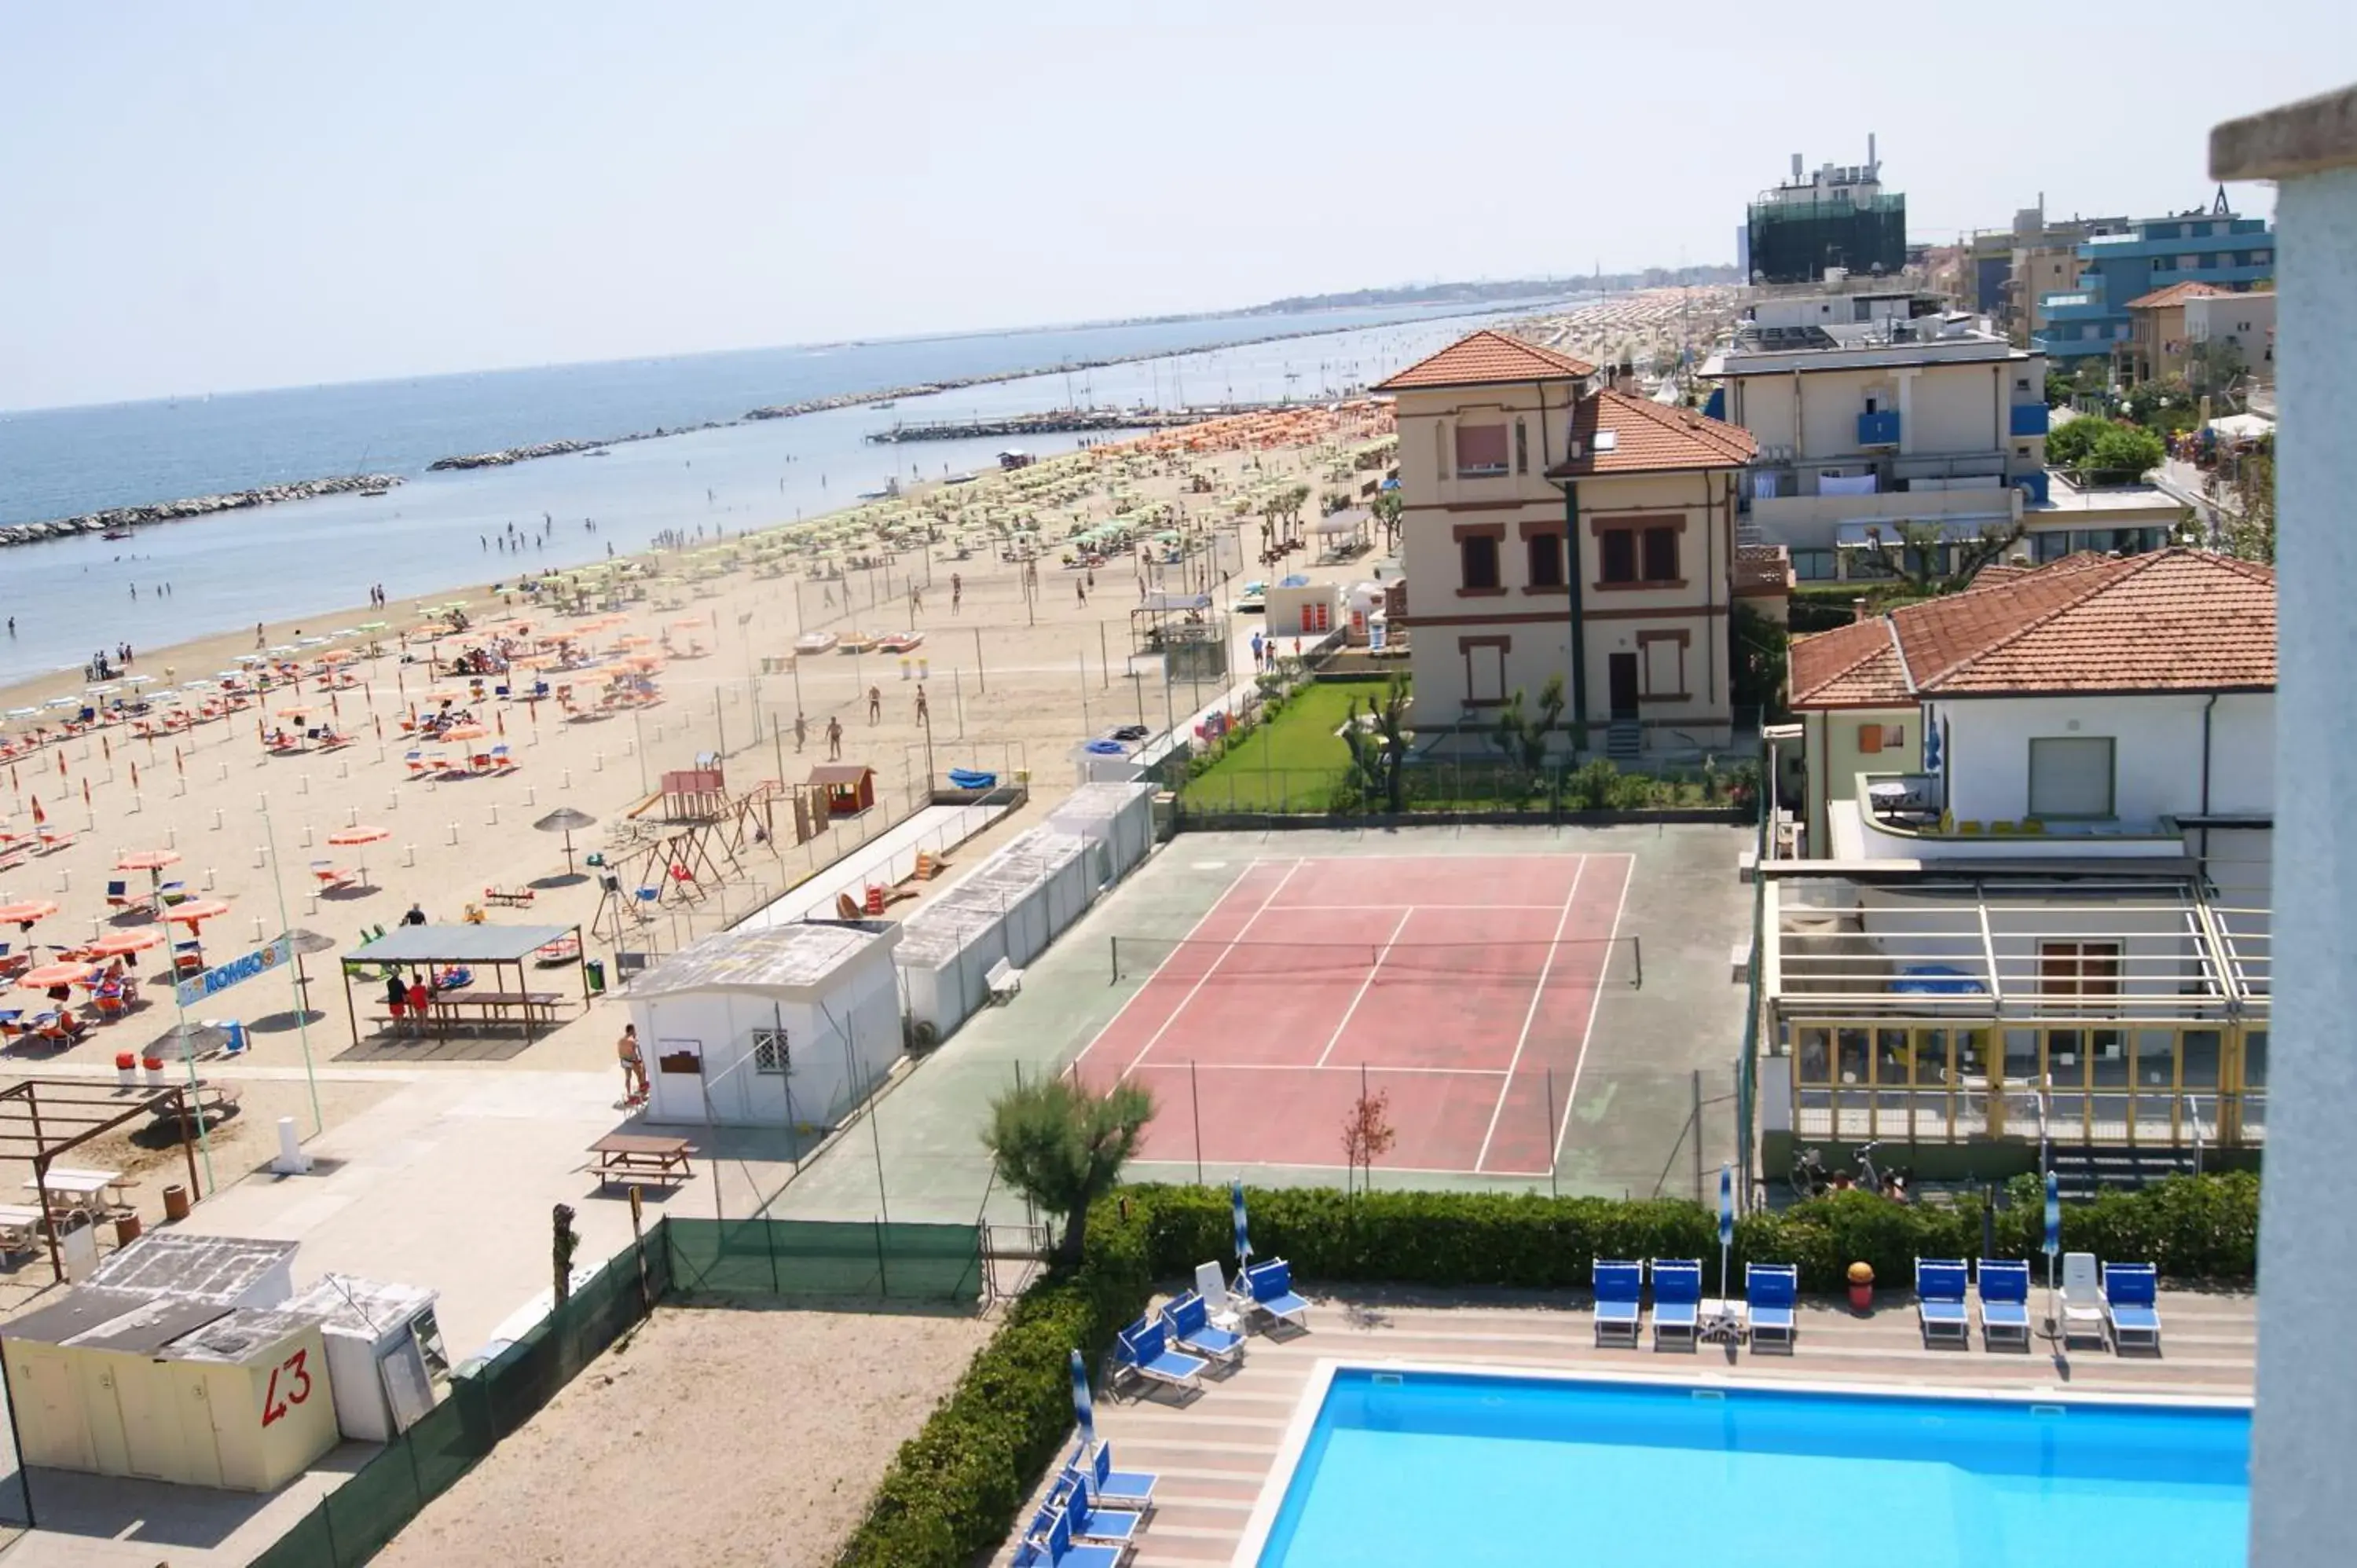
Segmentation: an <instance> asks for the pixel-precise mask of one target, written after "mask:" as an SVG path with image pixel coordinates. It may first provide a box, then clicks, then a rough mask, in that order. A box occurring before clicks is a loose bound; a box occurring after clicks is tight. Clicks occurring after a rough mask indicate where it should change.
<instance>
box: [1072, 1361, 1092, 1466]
mask: <svg viewBox="0 0 2357 1568" xmlns="http://www.w3.org/2000/svg"><path fill="white" fill-rule="evenodd" d="M1072 1419H1073V1420H1074V1421H1076V1422H1078V1423H1080V1428H1081V1456H1082V1458H1086V1457H1088V1456H1089V1455H1091V1454H1093V1453H1095V1452H1096V1446H1097V1412H1096V1402H1095V1401H1093V1400H1092V1399H1091V1398H1090V1397H1089V1369H1088V1363H1086V1362H1085V1361H1082V1359H1081V1353H1080V1352H1079V1351H1078V1350H1075V1351H1073V1352H1072Z"/></svg>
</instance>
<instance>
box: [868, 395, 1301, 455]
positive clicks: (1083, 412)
mask: <svg viewBox="0 0 2357 1568" xmlns="http://www.w3.org/2000/svg"><path fill="white" fill-rule="evenodd" d="M1276 406H1278V405H1277V404H1275V403H1218V404H1215V405H1212V406H1211V407H1207V408H1055V409H1049V410H1048V411H1047V412H1046V413H1010V414H1006V415H1004V416H1002V417H1000V418H997V419H980V418H976V419H927V420H916V421H910V422H907V423H903V424H895V425H893V426H892V428H891V429H889V430H871V431H869V432H868V433H867V439H868V440H870V441H872V442H878V443H882V444H885V445H892V444H895V443H899V442H902V441H974V440H982V439H988V438H992V437H996V438H999V439H1004V438H1006V437H1007V436H1010V435H1016V436H1020V435H1053V434H1058V433H1063V432H1073V431H1078V432H1082V433H1086V432H1089V431H1104V430H1168V429H1169V428H1171V427H1172V426H1174V425H1179V424H1200V423H1201V422H1202V421H1204V420H1206V419H1224V418H1226V417H1227V416H1228V415H1230V414H1236V413H1261V412H1263V411H1265V410H1267V409H1271V408H1275V407H1276Z"/></svg>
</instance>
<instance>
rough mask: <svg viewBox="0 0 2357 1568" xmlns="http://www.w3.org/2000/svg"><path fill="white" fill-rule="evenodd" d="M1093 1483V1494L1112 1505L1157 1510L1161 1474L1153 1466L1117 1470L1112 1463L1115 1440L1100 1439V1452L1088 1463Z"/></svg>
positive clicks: (1148, 1510)
mask: <svg viewBox="0 0 2357 1568" xmlns="http://www.w3.org/2000/svg"><path fill="white" fill-rule="evenodd" d="M1087 1468H1088V1472H1089V1479H1090V1481H1091V1482H1092V1483H1093V1484H1092V1487H1091V1488H1090V1496H1091V1497H1092V1498H1094V1499H1095V1500H1096V1501H1098V1502H1100V1503H1103V1505H1104V1506H1105V1507H1107V1508H1109V1509H1133V1510H1135V1512H1138V1513H1151V1512H1153V1511H1154V1486H1155V1483H1156V1482H1157V1481H1159V1480H1160V1479H1161V1478H1162V1477H1159V1476H1157V1475H1156V1474H1154V1472H1153V1471H1151V1470H1116V1469H1114V1467H1113V1444H1110V1443H1105V1442H1100V1443H1099V1444H1097V1456H1096V1458H1095V1459H1093V1460H1092V1461H1091V1462H1090V1464H1089V1465H1088V1466H1087Z"/></svg>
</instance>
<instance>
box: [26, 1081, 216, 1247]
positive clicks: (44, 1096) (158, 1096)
mask: <svg viewBox="0 0 2357 1568" xmlns="http://www.w3.org/2000/svg"><path fill="white" fill-rule="evenodd" d="M192 1109H193V1110H194V1112H195V1114H198V1115H201V1114H202V1113H203V1111H202V1108H201V1107H194V1108H192V1107H191V1105H190V1102H189V1101H188V1090H187V1086H186V1085H183V1084H174V1085H172V1086H170V1087H168V1088H163V1089H156V1088H141V1089H137V1090H120V1089H117V1090H102V1089H100V1088H99V1087H98V1086H97V1085H96V1084H93V1083H91V1082H90V1081H89V1080H87V1079H39V1078H28V1079H20V1080H19V1081H17V1082H16V1083H12V1084H10V1085H8V1086H7V1087H6V1088H5V1089H0V1157H5V1158H11V1159H21V1160H29V1161H31V1162H32V1166H33V1181H34V1186H35V1190H36V1192H37V1193H38V1196H39V1197H40V1199H41V1216H42V1218H41V1231H42V1234H43V1236H44V1237H45V1238H46V1239H47V1240H48V1246H49V1273H50V1276H51V1277H52V1278H53V1279H55V1280H56V1282H57V1283H59V1284H63V1283H65V1279H66V1267H65V1259H64V1257H63V1256H62V1255H61V1254H60V1252H59V1250H58V1221H57V1213H56V1210H55V1208H53V1207H52V1206H51V1204H50V1203H49V1201H48V1176H49V1167H50V1166H51V1165H55V1164H56V1163H57V1160H58V1156H59V1155H66V1154H70V1153H71V1152H73V1151H74V1150H75V1149H78V1148H80V1147H81V1145H82V1144H87V1143H89V1142H90V1141H91V1139H93V1138H98V1137H102V1136H103V1135H105V1134H106V1133H111V1132H113V1130H114V1129H115V1128H117V1127H120V1126H122V1125H123V1124H124V1122H135V1121H137V1120H138V1119H139V1118H141V1117H143V1116H147V1117H156V1116H169V1117H171V1118H172V1119H173V1120H174V1121H175V1122H178V1125H179V1129H180V1153H181V1155H182V1156H183V1157H184V1158H185V1159H186V1160H187V1161H188V1194H189V1196H190V1197H191V1198H195V1197H202V1196H203V1195H204V1185H203V1184H202V1183H201V1182H199V1180H198V1179H197V1145H196V1140H195V1138H194V1137H192V1136H191V1135H190V1133H189V1128H190V1125H191V1111H192ZM26 1145H30V1147H29V1148H27V1146H26Z"/></svg>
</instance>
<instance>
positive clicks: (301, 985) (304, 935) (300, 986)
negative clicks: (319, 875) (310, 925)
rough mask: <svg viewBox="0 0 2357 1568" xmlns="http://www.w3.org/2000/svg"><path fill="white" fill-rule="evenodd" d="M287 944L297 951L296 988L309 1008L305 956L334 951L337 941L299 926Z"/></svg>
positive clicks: (308, 985) (287, 936)
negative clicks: (304, 964) (304, 968)
mask: <svg viewBox="0 0 2357 1568" xmlns="http://www.w3.org/2000/svg"><path fill="white" fill-rule="evenodd" d="M335 842H336V841H335V840H333V839H329V840H328V843H335ZM286 944H287V946H289V947H291V948H293V949H294V950H295V985H296V989H297V990H298V991H300V992H301V993H302V994H303V997H304V1004H305V1005H306V1006H308V1005H309V1001H310V995H311V993H310V989H309V988H310V984H311V977H310V976H309V975H307V974H306V973H304V972H303V955H304V954H306V953H321V952H329V951H332V950H334V948H335V945H336V940H335V939H334V938H333V937H323V936H321V935H320V934H319V933H318V932H317V931H314V930H310V929H307V928H305V927H302V926H297V927H296V928H295V929H293V930H291V931H289V932H287V933H286Z"/></svg>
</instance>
